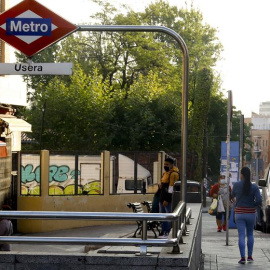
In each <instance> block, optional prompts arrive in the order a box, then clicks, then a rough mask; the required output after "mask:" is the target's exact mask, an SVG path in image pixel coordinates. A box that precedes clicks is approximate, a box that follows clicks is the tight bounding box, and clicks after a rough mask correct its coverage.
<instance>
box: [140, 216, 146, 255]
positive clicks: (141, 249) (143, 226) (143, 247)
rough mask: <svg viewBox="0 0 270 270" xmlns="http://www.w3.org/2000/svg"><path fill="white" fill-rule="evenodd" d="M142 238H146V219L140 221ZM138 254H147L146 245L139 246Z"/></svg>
mask: <svg viewBox="0 0 270 270" xmlns="http://www.w3.org/2000/svg"><path fill="white" fill-rule="evenodd" d="M142 240H147V220H143V221H142ZM140 255H141V256H146V255H147V246H144V245H143V246H140Z"/></svg>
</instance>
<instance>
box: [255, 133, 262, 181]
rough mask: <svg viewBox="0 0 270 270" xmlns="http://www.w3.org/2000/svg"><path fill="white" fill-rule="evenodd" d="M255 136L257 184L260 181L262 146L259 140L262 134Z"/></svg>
mask: <svg viewBox="0 0 270 270" xmlns="http://www.w3.org/2000/svg"><path fill="white" fill-rule="evenodd" d="M254 138H255V143H254V151H253V152H254V154H255V161H256V163H255V164H256V167H255V168H256V169H255V173H256V175H255V181H256V184H257V185H258V182H259V157H260V155H261V152H262V150H261V148H260V144H259V140H260V139H261V136H254Z"/></svg>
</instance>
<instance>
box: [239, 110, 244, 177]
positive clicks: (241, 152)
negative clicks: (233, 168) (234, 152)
mask: <svg viewBox="0 0 270 270" xmlns="http://www.w3.org/2000/svg"><path fill="white" fill-rule="evenodd" d="M243 147H244V115H243V114H241V116H240V149H239V155H240V160H239V179H240V174H241V173H240V171H241V168H242V167H243Z"/></svg>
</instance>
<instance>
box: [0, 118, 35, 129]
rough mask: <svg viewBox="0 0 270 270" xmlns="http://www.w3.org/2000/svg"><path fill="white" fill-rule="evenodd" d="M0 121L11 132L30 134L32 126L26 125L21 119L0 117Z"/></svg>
mask: <svg viewBox="0 0 270 270" xmlns="http://www.w3.org/2000/svg"><path fill="white" fill-rule="evenodd" d="M0 119H2V120H3V121H5V122H6V123H8V128H9V130H10V131H11V132H14V131H24V132H32V125H30V124H29V123H27V122H26V121H24V120H22V119H19V118H16V117H0Z"/></svg>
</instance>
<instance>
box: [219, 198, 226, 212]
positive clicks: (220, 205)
mask: <svg viewBox="0 0 270 270" xmlns="http://www.w3.org/2000/svg"><path fill="white" fill-rule="evenodd" d="M217 211H218V213H221V212H225V208H224V204H223V201H222V198H221V196H218V207H217Z"/></svg>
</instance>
